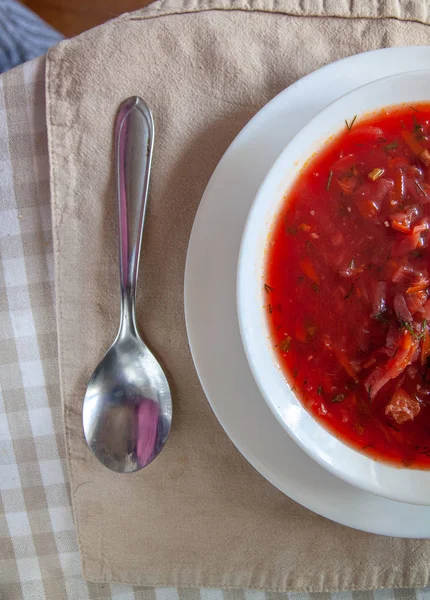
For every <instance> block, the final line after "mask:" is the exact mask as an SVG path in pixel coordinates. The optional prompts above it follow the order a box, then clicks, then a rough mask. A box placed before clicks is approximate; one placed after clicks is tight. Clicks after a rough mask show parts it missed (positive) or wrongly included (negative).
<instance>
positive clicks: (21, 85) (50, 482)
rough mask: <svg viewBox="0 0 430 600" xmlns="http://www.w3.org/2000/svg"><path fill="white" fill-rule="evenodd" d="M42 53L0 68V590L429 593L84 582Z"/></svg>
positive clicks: (124, 595) (132, 596)
mask: <svg viewBox="0 0 430 600" xmlns="http://www.w3.org/2000/svg"><path fill="white" fill-rule="evenodd" d="M44 84H45V82H44V59H43V58H42V59H37V60H35V61H32V62H30V63H26V64H25V65H23V66H21V67H18V68H17V69H14V70H13V71H10V72H8V73H6V74H5V75H3V76H2V77H0V599H1V600H18V599H22V598H25V599H27V598H28V599H32V600H39V599H40V600H42V599H49V600H62V599H65V600H87V599H88V600H95V599H102V598H106V599H115V600H138V599H140V600H373V599H374V600H415V599H416V600H430V589H429V590H381V591H376V592H351V593H342V594H331V595H330V594H275V593H265V592H256V591H247V590H246V591H244V590H220V589H200V590H191V589H173V588H157V589H154V588H137V587H132V586H127V585H116V584H111V585H108V584H97V583H89V582H86V581H84V579H83V578H82V575H81V568H80V559H79V552H78V547H77V542H76V535H75V531H74V526H73V516H72V509H71V506H70V496H69V489H68V480H67V466H66V451H65V447H64V436H63V420H62V407H61V401H60V391H59V380H58V365H57V336H56V324H55V312H54V281H53V254H52V238H51V216H50V202H49V165H48V149H47V140H46V126H45V94H44Z"/></svg>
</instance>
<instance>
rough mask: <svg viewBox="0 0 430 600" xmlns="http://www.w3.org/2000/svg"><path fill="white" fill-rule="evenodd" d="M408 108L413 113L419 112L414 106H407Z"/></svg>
mask: <svg viewBox="0 0 430 600" xmlns="http://www.w3.org/2000/svg"><path fill="white" fill-rule="evenodd" d="M409 108H410V109H411V110H413V111H414V112H420V111H419V110H418V108H415V106H411V105H409Z"/></svg>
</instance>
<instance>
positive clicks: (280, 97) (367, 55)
mask: <svg viewBox="0 0 430 600" xmlns="http://www.w3.org/2000/svg"><path fill="white" fill-rule="evenodd" d="M420 52H421V53H423V54H427V58H428V57H429V56H430V47H428V46H402V47H396V48H382V49H377V50H370V51H367V52H363V53H360V54H356V55H353V56H349V57H345V58H342V59H339V60H337V61H335V62H332V63H329V64H327V65H324V66H322V67H321V68H319V69H317V70H315V71H313V72H311V73H309V74H307V75H305V76H304V77H302V78H300V79H298V80H297V81H295V82H294V83H292V84H291V85H290V86H288V87H287V88H285V89H284V90H282V91H281V92H280V93H279V94H277V95H276V96H274V98H272V99H271V100H270V101H269V102H268V103H267V104H265V105H264V106H263V107H262V108H261V109H260V110H259V111H258V112H257V113H256V114H255V115H254V117H252V119H250V121H249V122H248V123H247V124H246V125H245V126H244V127H243V128H242V129H241V131H240V132H239V133H238V134H237V136H236V137H235V138H234V140H233V141H232V142H231V144H230V145H229V146H228V148H227V150H226V151H225V153H224V155H223V156H222V158H221V159H220V161H219V162H218V165H217V167H216V168H215V170H214V171H213V173H212V176H211V177H210V179H209V182H208V184H207V186H206V189H205V191H204V193H203V196H202V199H201V201H200V204H199V207H198V210H197V212H196V214H195V217H194V223H193V227H192V231H191V235H190V239H189V244H188V249H187V256H186V265H185V277H184V313H185V323H186V329H187V336H188V342H189V346H190V350H191V354H192V358H193V363H194V366H195V369H196V372H197V375H198V378H199V381H200V384H201V386H202V388H203V391H204V394H205V396H206V399H207V401H208V402H209V405H210V407H211V408H212V411H213V412H214V414H215V416H216V418H217V420H218V422H219V423H220V425H221V427H222V428H223V430H224V431H225V433H226V435H227V436H228V437H229V438H230V440H231V441H232V442H233V444H234V445H235V446H236V448H237V449H238V450H239V452H240V453H241V454H242V455H243V456H244V458H245V459H246V460H247V461H248V462H249V463H250V464H251V465H252V466H253V467H254V468H255V469H256V470H257V472H259V473H260V474H261V475H262V476H263V477H264V478H265V479H266V480H267V481H269V482H270V483H271V484H272V485H273V486H274V487H275V488H277V489H279V490H280V491H281V492H282V493H284V494H285V495H286V496H288V497H289V498H291V499H292V500H294V501H295V502H297V503H298V504H301V505H302V506H304V507H305V508H307V509H308V510H311V511H312V512H314V513H316V514H319V515H321V516H324V517H325V518H328V519H329V520H332V521H334V522H337V523H340V524H342V525H345V526H347V527H351V528H355V529H358V530H361V531H366V532H369V533H375V534H380V535H390V536H392V535H395V536H397V537H404V538H408V537H414V538H418V537H423V538H424V537H428V536H429V535H430V530H429V532H427V534H424V533H423V534H421V535H419V534H417V533H416V532H414V533H413V534H409V533H407V532H404V531H402V532H395V533H393V531H392V530H389V529H382V530H381V529H379V530H378V529H375V528H374V527H366V526H364V525H363V524H359V525H358V524H354V523H351V519H350V518H343V516H339V515H337V516H333V515H332V514H327V513H326V511H325V510H323V509H322V508H321V506H319V505H318V506H316V504H317V503H316V502H315V501H312V499H309V498H306V499H304V498H302V497H299V494H295V493H294V491H290V490H289V491H286V490H285V489H284V487H283V486H282V485H281V483H280V482H279V481H277V479H276V477H275V476H274V475H273V474H272V473H271V472H268V471H267V469H266V468H265V466H264V465H263V463H262V459H261V458H259V457H258V456H255V455H253V454H252V451H250V450H249V449H248V448H246V447H244V444H243V443H242V440H238V439H237V438H238V436H237V435H236V434H235V433H234V432H233V431H231V429H230V426H229V424H228V423H226V422H225V420H224V418H223V417H221V416H220V414H219V410H218V409H217V403H216V401H215V402H214V401H213V398H212V397H211V394H210V393H209V391H208V389H207V387H208V386H207V382H206V378H205V375H204V374H203V372H202V369H201V368H200V364H199V359H198V357H197V356H196V347H195V346H196V344H195V343H194V340H193V334H192V332H191V330H192V326H191V322H192V320H193V317H192V315H191V312H190V304H191V300H190V285H191V284H190V280H191V271H190V270H191V267H190V263H191V255H192V253H193V248H194V245H195V241H194V240H195V238H196V237H197V230H198V228H199V227H200V221H201V219H202V218H203V210H204V207H205V206H206V204H207V203H208V202H209V201H210V195H211V193H212V188H213V187H214V185H215V182H216V178H217V177H218V174H219V172H220V171H221V170H222V169H223V168H224V165H225V163H227V162H228V161H229V160H230V157H231V156H232V155H234V153H235V152H236V149H237V147H238V146H240V144H241V142H242V139H243V138H244V137H246V135H247V134H248V132H249V131H250V129H252V127H254V126H255V123H256V122H258V121H264V118H265V117H266V115H267V114H268V113H270V112H271V111H272V110H273V109H274V108H275V107H276V105H277V104H278V103H280V102H283V101H285V99H288V96H289V95H290V94H291V93H294V92H295V91H296V90H298V89H299V88H300V87H302V86H304V85H307V84H309V82H312V80H313V79H316V78H318V77H321V75H325V74H329V73H330V72H331V71H333V72H336V70H338V69H339V68H342V67H343V66H345V65H348V67H349V68H350V69H351V68H352V67H353V66H354V65H355V64H356V63H357V62H358V63H359V62H361V61H363V60H369V59H370V60H372V59H378V58H379V57H380V56H382V55H385V56H387V55H389V56H392V55H395V54H398V53H405V54H407V55H411V56H414V57H417V56H419V53H420ZM393 57H394V56H393ZM405 70H406V69H400V70H398V71H395V72H396V73H400V72H402V71H405ZM417 70H418V69H417ZM373 79H375V80H376V79H379V77H374V78H373ZM359 85H360V84H357V85H356V86H355V87H358V86H359ZM340 95H343V94H340ZM327 104H328V103H327ZM324 106H326V105H324ZM321 108H324V107H321ZM281 151H282V149H281V150H280V152H281ZM280 152H279V153H280ZM279 153H278V154H279ZM266 173H267V172H266ZM263 178H264V177H263ZM234 310H235V311H236V305H234ZM242 351H243V352H245V351H244V349H243V347H242ZM250 376H251V377H252V374H251V372H250ZM262 402H263V403H264V404H266V403H265V402H264V400H263V399H262ZM266 407H267V406H266ZM267 410H270V409H269V408H268V407H267ZM273 419H274V417H273ZM274 423H276V421H275V419H274ZM277 426H278V427H280V425H279V424H277ZM284 435H287V434H286V433H285V432H284ZM292 443H295V442H292ZM301 452H303V451H301ZM318 468H319V469H321V470H323V471H324V469H322V467H320V466H318ZM342 483H343V484H344V485H348V484H346V483H344V482H342ZM357 492H360V493H363V494H366V495H368V496H372V500H375V499H378V500H381V501H383V502H384V503H390V504H395V505H399V504H401V503H397V502H393V501H391V500H387V499H382V498H378V497H377V496H373V495H372V494H370V493H369V492H362V491H361V490H358V489H357ZM402 504H403V503H402ZM403 506H408V507H410V508H411V509H424V510H427V509H428V508H429V507H422V506H417V505H411V504H406V503H405V504H403ZM351 510H353V509H351ZM425 514H426V516H430V511H428V512H426V513H425Z"/></svg>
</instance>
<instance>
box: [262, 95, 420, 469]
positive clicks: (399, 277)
mask: <svg viewBox="0 0 430 600" xmlns="http://www.w3.org/2000/svg"><path fill="white" fill-rule="evenodd" d="M429 228H430V104H428V105H423V104H416V105H414V106H402V107H394V108H390V109H387V110H384V111H382V112H379V113H375V114H373V115H372V116H371V117H368V118H365V119H364V118H360V119H358V118H353V119H351V120H348V121H346V122H345V128H344V130H343V131H342V132H341V133H340V134H339V135H338V136H336V137H335V138H332V139H331V140H329V141H328V142H327V143H326V144H325V146H324V149H323V151H321V152H319V153H318V154H317V155H315V156H313V157H312V159H311V160H310V161H309V162H308V163H307V165H306V166H305V168H304V169H303V170H302V172H301V174H300V175H299V177H298V178H297V180H296V182H295V183H294V185H293V187H292V189H291V190H290V191H289V192H288V194H287V195H286V197H285V200H284V205H283V206H282V208H281V210H280V212H279V215H278V217H277V219H276V221H275V224H274V227H273V229H272V231H271V234H270V239H269V244H268V253H267V267H266V277H265V284H264V296H265V300H266V310H267V318H268V322H269V326H270V332H271V339H272V341H273V345H274V348H275V352H276V355H277V359H278V361H279V363H280V366H281V368H282V370H283V372H284V373H285V375H286V376H287V378H288V379H289V381H290V383H291V386H292V388H293V390H294V391H295V393H296V394H297V396H298V397H299V399H300V400H301V402H302V404H303V405H304V406H305V408H306V409H307V410H308V411H309V413H310V414H311V415H312V416H313V417H314V418H315V419H316V420H317V421H319V422H320V423H321V424H323V425H324V426H325V427H326V428H328V429H329V430H330V431H331V432H332V433H333V434H334V435H336V436H337V437H339V438H340V439H342V440H343V441H344V442H346V443H347V444H349V445H350V446H352V447H354V448H356V449H357V450H359V451H361V452H364V453H365V454H367V455H369V456H371V457H373V458H374V459H380V460H384V461H387V462H390V463H392V464H395V465H398V466H407V467H412V468H430V232H429Z"/></svg>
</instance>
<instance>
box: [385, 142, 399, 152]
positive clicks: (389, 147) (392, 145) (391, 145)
mask: <svg viewBox="0 0 430 600" xmlns="http://www.w3.org/2000/svg"><path fill="white" fill-rule="evenodd" d="M398 145H399V142H397V141H396V140H394V141H392V142H390V143H389V144H386V145H385V150H395V149H396V148H397V146H398Z"/></svg>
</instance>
